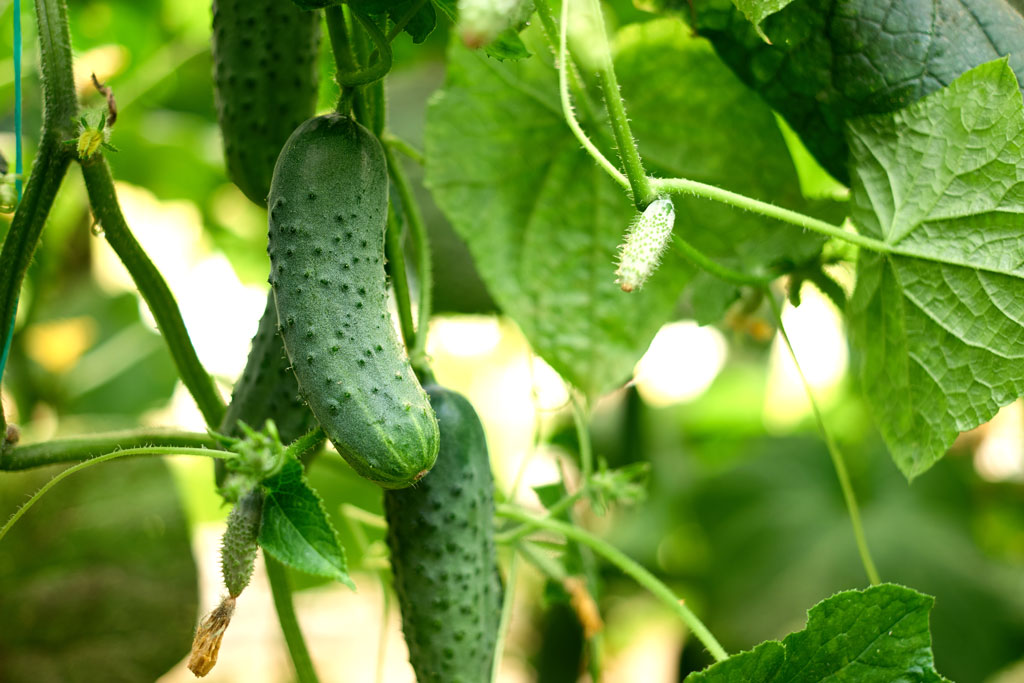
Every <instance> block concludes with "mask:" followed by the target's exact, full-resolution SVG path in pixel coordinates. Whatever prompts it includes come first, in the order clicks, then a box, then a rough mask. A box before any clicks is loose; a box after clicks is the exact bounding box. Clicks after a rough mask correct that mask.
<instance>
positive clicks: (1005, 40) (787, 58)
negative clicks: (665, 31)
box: [683, 0, 1024, 183]
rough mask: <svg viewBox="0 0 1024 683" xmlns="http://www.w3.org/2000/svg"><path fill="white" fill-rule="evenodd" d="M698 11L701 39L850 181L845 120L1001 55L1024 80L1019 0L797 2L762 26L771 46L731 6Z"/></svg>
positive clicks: (745, 0) (899, 103) (705, 4)
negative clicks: (845, 139) (1014, 1)
mask: <svg viewBox="0 0 1024 683" xmlns="http://www.w3.org/2000/svg"><path fill="white" fill-rule="evenodd" d="M766 4H768V3H761V2H756V0H737V5H766ZM770 4H776V3H775V0H772V2H771V3H770ZM769 6H770V5H769ZM694 14H695V15H696V18H697V25H696V28H697V30H698V32H699V33H700V34H701V35H703V36H705V37H707V38H709V39H710V40H711V42H712V43H714V45H715V49H716V50H717V51H718V54H719V55H720V56H721V57H722V59H723V60H724V61H725V62H726V63H727V64H728V65H729V66H730V67H731V68H732V69H733V70H734V71H735V72H736V74H737V75H738V76H739V77H740V78H741V79H742V80H743V82H744V83H746V84H747V85H749V86H750V87H751V88H753V89H754V90H756V91H757V92H758V93H760V94H761V96H762V97H764V99H765V100H766V101H767V102H768V103H769V104H770V105H771V106H772V107H773V108H775V109H776V110H777V111H778V112H779V113H780V114H782V116H784V117H785V119H786V121H788V122H789V124H790V125H791V126H792V127H793V128H794V130H796V132H797V133H799V135H800V136H801V138H802V139H803V141H804V143H805V144H806V145H807V147H808V149H809V150H810V151H811V153H812V154H814V156H815V157H816V158H817V159H818V161H819V162H821V164H822V166H824V167H825V168H826V169H827V170H828V171H829V172H830V173H831V174H832V175H833V176H835V177H836V178H837V179H838V180H840V181H842V182H844V183H846V182H848V180H849V177H848V174H847V165H846V164H847V157H848V148H847V145H846V143H845V141H844V139H843V133H844V127H843V126H844V122H845V121H846V120H847V119H850V118H855V117H858V116H862V115H866V114H882V113H887V112H892V111H895V110H897V109H900V108H902V107H905V106H906V105H907V104H909V103H911V102H914V101H916V100H918V99H920V98H921V97H923V96H925V95H927V94H929V93H932V92H935V91H936V90H938V89H940V88H942V87H944V86H947V85H949V84H950V83H952V82H953V80H954V79H955V78H956V77H957V76H959V75H960V74H962V73H964V72H965V71H968V70H969V69H972V68H974V67H976V66H978V65H979V64H982V63H984V62H988V61H991V60H993V59H997V58H999V57H1002V56H1004V55H1011V57H1010V65H1011V67H1012V68H1013V70H1014V71H1015V72H1016V74H1017V77H1018V79H1021V80H1022V81H1024V16H1022V14H1021V9H1020V4H1019V3H1017V4H1016V5H1014V4H1013V2H1012V0H1011V1H1009V2H1008V1H1007V0H934V1H932V0H927V1H925V2H922V1H920V0H800V2H794V3H792V4H790V5H788V6H787V7H785V8H783V9H782V10H781V11H778V12H776V13H775V14H772V15H770V16H768V17H767V18H765V19H764V22H763V24H762V30H763V32H764V34H766V35H767V37H768V38H769V39H770V40H771V44H770V45H769V44H767V43H765V42H764V40H763V39H762V38H761V36H760V35H758V32H757V30H755V28H754V26H752V25H751V24H750V22H748V21H747V19H746V18H745V17H744V16H743V14H742V13H741V12H740V11H739V10H737V9H736V7H734V6H733V4H732V2H731V0H694ZM683 16H684V17H686V16H687V13H686V12H685V11H684V12H683ZM748 16H749V15H748Z"/></svg>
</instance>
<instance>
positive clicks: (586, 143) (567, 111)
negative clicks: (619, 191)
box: [536, 0, 631, 190]
mask: <svg viewBox="0 0 1024 683" xmlns="http://www.w3.org/2000/svg"><path fill="white" fill-rule="evenodd" d="M536 6H537V10H538V12H543V11H544V9H543V8H546V5H545V0H537V3H536ZM547 11H548V12H550V9H547ZM568 26H569V2H568V0H564V1H563V2H562V18H561V26H560V27H559V30H558V64H559V69H558V95H559V98H560V99H561V101H562V115H563V116H564V117H565V122H566V123H567V124H568V125H569V130H571V131H572V134H573V135H575V136H576V139H577V140H578V141H579V143H580V144H581V145H583V148H584V149H585V150H587V153H588V154H590V156H591V157H593V158H594V161H596V162H597V165H598V166H600V167H601V168H602V169H604V171H605V173H607V174H608V175H609V176H611V177H612V179H613V180H615V182H617V183H618V184H619V185H622V186H623V187H624V188H626V189H627V190H628V189H630V187H631V185H630V181H629V178H627V177H626V176H625V175H623V174H622V171H620V170H619V169H617V168H616V167H615V164H613V163H612V162H610V161H608V159H607V158H606V157H605V156H604V154H602V153H601V150H599V149H598V148H597V145H595V144H594V143H593V142H591V140H590V138H588V137H587V134H586V133H585V132H583V128H581V127H580V123H579V121H577V120H576V115H575V113H573V110H572V99H571V98H570V97H569V80H568V76H567V72H568V71H569V70H568V69H567V68H566V65H567V64H568V63H569V50H568V48H567V47H566V43H567V42H568V38H567V36H568Z"/></svg>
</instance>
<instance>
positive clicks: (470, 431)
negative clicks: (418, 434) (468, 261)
mask: <svg viewBox="0 0 1024 683" xmlns="http://www.w3.org/2000/svg"><path fill="white" fill-rule="evenodd" d="M427 393H428V394H430V400H431V403H432V405H433V407H434V411H435V412H436V413H437V421H438V424H439V425H440V428H441V450H440V452H439V453H438V455H437V463H436V464H435V465H434V469H432V470H431V471H430V473H429V474H428V475H427V476H426V477H424V478H423V480H422V481H420V482H419V483H418V484H417V485H416V486H414V487H411V488H407V489H403V490H401V491H385V492H384V511H385V513H386V514H387V519H388V536H387V540H388V546H389V547H390V549H391V567H392V571H393V573H394V579H395V592H396V593H397V594H398V601H399V605H400V607H401V611H402V630H403V631H404V632H405V640H406V643H407V644H408V646H409V659H410V661H411V662H412V666H413V669H415V671H416V680H417V681H418V682H419V683H484V682H485V681H488V680H490V669H491V663H492V660H493V658H494V647H495V641H496V639H497V635H498V622H499V620H500V616H501V601H502V597H501V594H502V587H501V579H500V577H499V574H498V565H497V557H496V554H495V546H494V482H493V479H492V478H491V466H490V461H489V460H488V457H487V443H486V441H485V440H484V431H483V427H482V426H481V424H480V419H479V418H478V417H477V415H476V412H475V411H474V410H473V406H472V405H470V403H469V401H467V400H466V399H465V398H464V397H462V396H461V395H459V394H457V393H455V392H454V391H450V390H448V389H444V388H442V387H439V386H436V385H430V386H428V387H427Z"/></svg>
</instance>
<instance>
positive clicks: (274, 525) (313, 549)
mask: <svg viewBox="0 0 1024 683" xmlns="http://www.w3.org/2000/svg"><path fill="white" fill-rule="evenodd" d="M263 486H264V487H265V491H266V498H265V499H264V501H263V519H262V522H261V524H260V538H259V540H260V547H261V548H263V551H264V552H267V553H270V554H271V555H272V556H273V557H274V558H275V559H277V560H278V561H279V562H282V563H284V564H286V565H288V566H289V567H292V568H293V569H298V570H300V571H303V572H307V573H309V574H315V575H317V576H325V577H327V578H331V579H335V580H336V581H341V582H342V583H344V584H345V585H346V586H348V587H350V588H352V589H353V590H354V589H355V585H354V584H353V583H352V579H351V578H349V575H348V564H347V562H346V560H345V549H344V548H342V547H341V543H339V542H338V532H337V531H335V530H334V526H332V525H331V520H330V518H329V517H328V516H327V511H326V510H325V509H324V503H323V500H321V498H320V496H319V495H318V494H317V492H316V491H314V490H313V489H312V488H310V486H309V484H308V483H307V482H306V475H305V473H304V472H303V470H302V465H301V464H299V461H298V460H295V459H291V460H289V461H288V462H286V463H285V464H284V467H282V468H281V471H280V472H278V473H277V474H276V475H274V476H273V477H270V478H269V479H265V480H264V481H263Z"/></svg>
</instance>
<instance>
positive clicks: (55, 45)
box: [36, 0, 78, 141]
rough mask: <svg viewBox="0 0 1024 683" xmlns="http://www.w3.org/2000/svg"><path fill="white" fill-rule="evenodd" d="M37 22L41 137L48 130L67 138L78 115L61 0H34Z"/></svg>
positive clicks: (67, 32)
mask: <svg viewBox="0 0 1024 683" xmlns="http://www.w3.org/2000/svg"><path fill="white" fill-rule="evenodd" d="M36 25H37V26H38V35H37V36H36V38H37V40H38V41H39V55H40V63H39V68H40V70H41V71H42V84H43V106H44V109H43V137H46V133H50V134H52V135H53V136H54V137H55V139H56V140H58V141H60V140H66V139H69V138H71V137H73V136H74V124H72V120H73V119H75V118H76V117H77V116H78V96H77V94H76V93H75V77H74V71H73V69H72V57H71V32H70V30H69V28H68V10H67V6H66V5H65V3H64V0H36Z"/></svg>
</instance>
